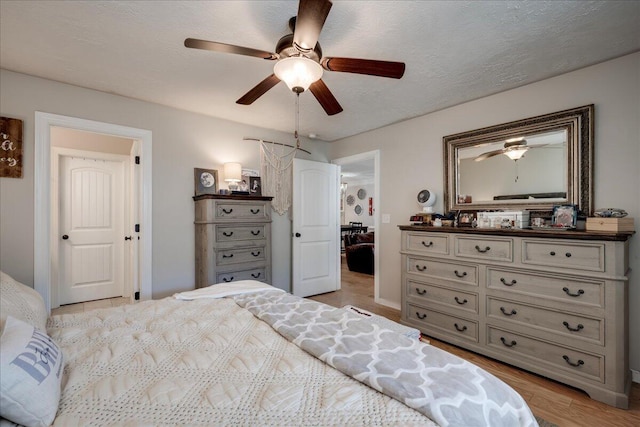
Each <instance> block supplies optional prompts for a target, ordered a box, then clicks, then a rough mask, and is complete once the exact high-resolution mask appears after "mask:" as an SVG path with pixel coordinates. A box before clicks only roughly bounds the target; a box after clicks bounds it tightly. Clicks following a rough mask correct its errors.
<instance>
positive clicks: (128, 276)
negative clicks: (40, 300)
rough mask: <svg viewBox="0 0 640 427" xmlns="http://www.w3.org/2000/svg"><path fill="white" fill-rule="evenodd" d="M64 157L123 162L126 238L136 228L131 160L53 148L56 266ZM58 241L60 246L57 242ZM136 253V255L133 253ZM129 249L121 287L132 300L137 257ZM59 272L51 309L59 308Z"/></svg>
mask: <svg viewBox="0 0 640 427" xmlns="http://www.w3.org/2000/svg"><path fill="white" fill-rule="evenodd" d="M62 157H85V158H88V159H100V160H107V161H115V162H122V164H123V168H122V172H123V175H122V180H123V184H124V195H123V206H122V208H123V210H124V223H123V228H124V230H123V235H127V234H129V235H130V233H132V230H133V227H134V224H135V222H134V219H133V217H132V209H131V204H132V203H133V202H134V200H133V196H134V195H133V193H135V191H132V190H134V189H133V188H132V180H131V176H130V174H131V173H132V170H131V168H130V163H132V162H131V157H130V156H127V155H124V154H112V153H105V152H102V151H87V150H77V149H74V148H64V147H55V146H52V147H51V178H52V181H53V182H54V183H55V185H52V186H51V242H52V244H51V264H52V265H54V266H60V244H59V243H60V240H59V236H60V234H61V233H60V228H59V227H60V215H59V214H60V182H59V181H58V180H59V176H60V175H59V171H60V160H61V158H62ZM56 242H57V243H56ZM132 243H134V244H135V243H137V241H135V242H134V241H132ZM134 253H135V252H134ZM134 253H132V252H131V251H130V250H129V246H128V245H124V246H123V250H122V256H123V257H124V258H125V260H124V262H123V265H122V268H123V273H124V277H125V281H124V284H123V285H122V295H123V296H130V297H131V298H132V300H133V295H134V292H135V288H134V286H135V284H134V280H133V274H134V273H133V271H132V264H133V263H132V262H131V259H132V258H133V259H135V258H136V255H134ZM58 278H59V271H58V270H56V274H52V275H51V286H50V289H51V294H50V296H49V297H50V300H51V308H57V307H59V306H60V296H59V295H60V294H59V289H58V286H59V285H60V283H59V280H58Z"/></svg>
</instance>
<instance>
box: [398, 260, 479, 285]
mask: <svg viewBox="0 0 640 427" xmlns="http://www.w3.org/2000/svg"><path fill="white" fill-rule="evenodd" d="M406 260H407V265H406V266H405V268H406V271H407V272H408V273H413V274H419V275H421V276H424V277H432V278H435V277H437V278H441V279H447V280H451V281H455V282H462V283H465V284H468V285H474V286H478V267H477V266H475V265H465V264H460V263H451V262H444V261H440V260H437V261H435V260H431V259H424V258H420V257H413V256H411V255H408V256H407V258H406Z"/></svg>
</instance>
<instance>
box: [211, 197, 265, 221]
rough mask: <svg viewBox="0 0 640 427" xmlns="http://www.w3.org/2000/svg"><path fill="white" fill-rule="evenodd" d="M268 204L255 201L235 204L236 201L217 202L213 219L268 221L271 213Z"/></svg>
mask: <svg viewBox="0 0 640 427" xmlns="http://www.w3.org/2000/svg"><path fill="white" fill-rule="evenodd" d="M267 208H268V202H263V201H259V200H256V201H255V202H246V203H242V202H237V201H217V202H216V207H215V211H214V212H215V219H216V220H221V219H229V220H249V221H259V220H268V219H269V218H270V215H271V212H269V209H267Z"/></svg>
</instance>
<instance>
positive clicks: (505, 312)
mask: <svg viewBox="0 0 640 427" xmlns="http://www.w3.org/2000/svg"><path fill="white" fill-rule="evenodd" d="M500 311H501V312H502V314H504V315H505V316H513V315H515V314H518V312H517V311H515V310H514V309H511V312H510V313H507V310H506V309H505V308H504V307H500ZM565 323H566V322H565Z"/></svg>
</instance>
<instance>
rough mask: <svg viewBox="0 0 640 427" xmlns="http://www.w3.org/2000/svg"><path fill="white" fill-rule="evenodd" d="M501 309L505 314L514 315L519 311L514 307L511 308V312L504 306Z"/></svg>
mask: <svg viewBox="0 0 640 427" xmlns="http://www.w3.org/2000/svg"><path fill="white" fill-rule="evenodd" d="M500 311H501V312H502V314H504V315H505V316H513V315H515V314H518V312H517V311H515V310H514V309H511V312H509V313H507V309H506V308H504V307H500Z"/></svg>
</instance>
